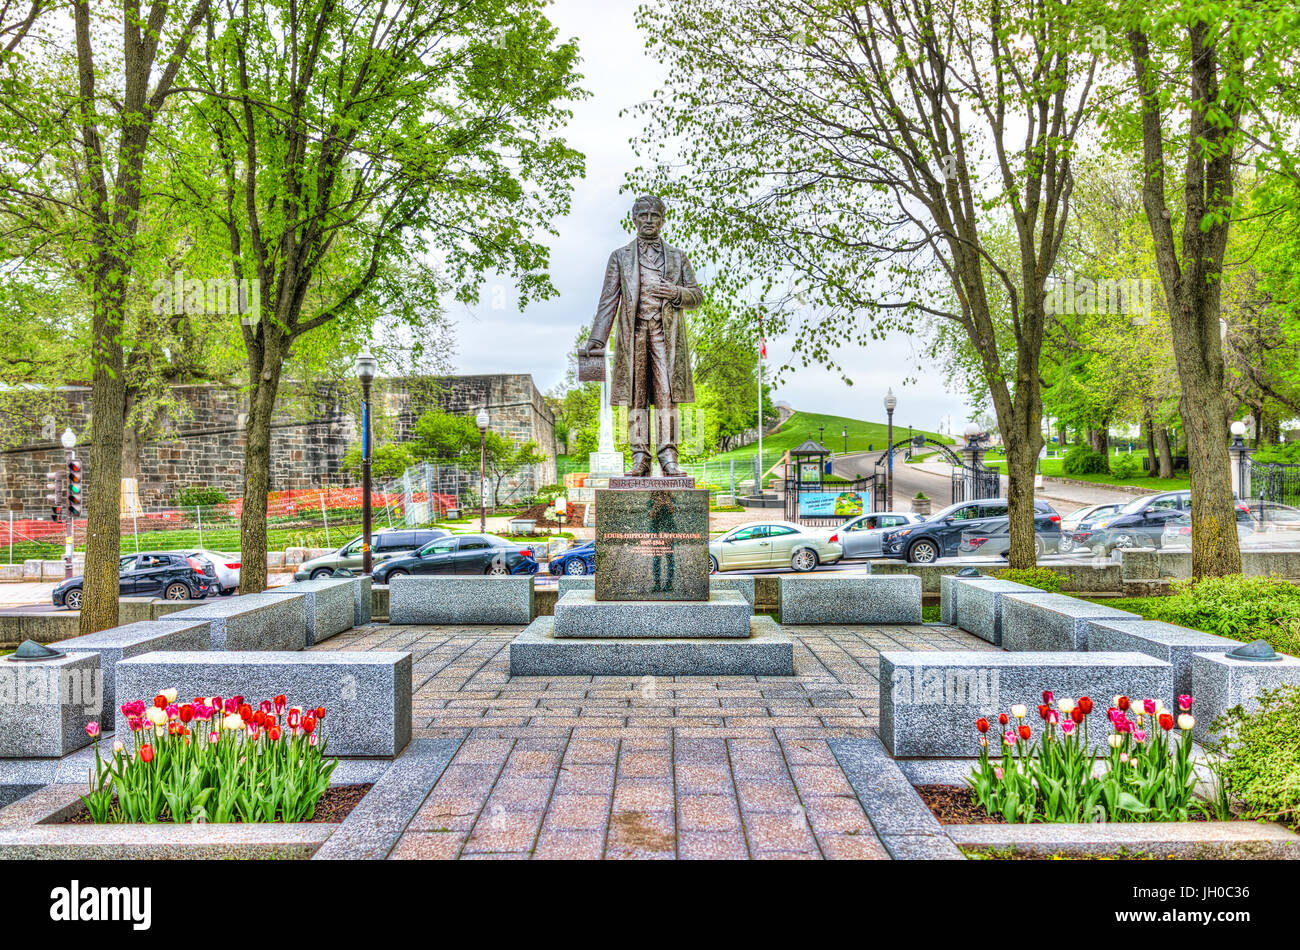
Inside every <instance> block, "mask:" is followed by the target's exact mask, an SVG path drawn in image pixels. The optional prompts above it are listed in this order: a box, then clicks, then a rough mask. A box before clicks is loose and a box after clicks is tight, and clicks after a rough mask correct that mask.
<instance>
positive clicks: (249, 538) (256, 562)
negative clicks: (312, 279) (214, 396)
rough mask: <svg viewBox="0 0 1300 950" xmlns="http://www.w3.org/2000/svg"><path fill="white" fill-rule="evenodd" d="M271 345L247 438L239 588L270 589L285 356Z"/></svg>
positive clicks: (252, 401)
mask: <svg viewBox="0 0 1300 950" xmlns="http://www.w3.org/2000/svg"><path fill="white" fill-rule="evenodd" d="M271 346H274V344H273V343H270V344H268V349H267V350H266V351H265V352H264V354H263V356H262V359H261V360H260V361H259V362H260V365H261V366H264V367H266V369H265V370H264V371H262V372H259V373H258V374H257V375H256V376H255V377H254V379H253V391H252V393H251V394H250V395H249V399H248V426H247V428H246V429H245V441H244V503H243V504H244V507H243V511H242V512H240V516H239V548H240V553H239V558H240V564H241V566H240V570H239V591H240V593H242V594H255V593H257V592H258V591H263V590H266V551H267V540H266V501H267V497H268V495H269V494H270V492H271V420H272V418H273V417H274V415H275V397H276V394H277V393H278V392H279V389H280V367H281V365H282V363H283V358H282V356H281V354H280V353H278V352H275V351H273V350H272V349H270V347H271Z"/></svg>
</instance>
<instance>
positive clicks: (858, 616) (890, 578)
mask: <svg viewBox="0 0 1300 950" xmlns="http://www.w3.org/2000/svg"><path fill="white" fill-rule="evenodd" d="M777 599H778V602H779V614H780V618H781V623H783V624H873V623H920V622H921V579H920V578H919V577H916V576H915V575H911V574H893V575H880V576H872V575H869V576H866V577H862V576H851V575H846V574H809V575H800V576H795V577H787V576H784V575H783V576H782V577H781V579H780V581H779V582H778V594H777Z"/></svg>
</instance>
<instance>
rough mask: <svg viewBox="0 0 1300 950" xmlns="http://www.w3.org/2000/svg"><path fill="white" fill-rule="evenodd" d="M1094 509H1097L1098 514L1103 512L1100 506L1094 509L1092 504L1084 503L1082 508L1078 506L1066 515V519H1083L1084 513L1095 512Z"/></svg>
mask: <svg viewBox="0 0 1300 950" xmlns="http://www.w3.org/2000/svg"><path fill="white" fill-rule="evenodd" d="M1093 511H1095V512H1096V513H1097V514H1101V509H1100V508H1096V509H1094V508H1093V506H1092V505H1084V506H1083V507H1082V508H1076V509H1075V510H1074V511H1072V512H1070V513H1069V514H1068V515H1066V516H1065V520H1066V521H1082V520H1083V516H1084V515H1086V514H1088V513H1089V512H1093Z"/></svg>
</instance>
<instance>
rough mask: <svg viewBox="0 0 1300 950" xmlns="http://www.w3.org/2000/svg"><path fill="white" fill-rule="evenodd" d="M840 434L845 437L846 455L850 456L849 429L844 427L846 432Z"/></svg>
mask: <svg viewBox="0 0 1300 950" xmlns="http://www.w3.org/2000/svg"><path fill="white" fill-rule="evenodd" d="M840 434H841V435H843V436H844V454H845V455H848V454H849V427H848V426H847V425H846V426H845V427H844V431H843V432H842V433H840Z"/></svg>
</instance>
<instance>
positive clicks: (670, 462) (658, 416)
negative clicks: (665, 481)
mask: <svg viewBox="0 0 1300 950" xmlns="http://www.w3.org/2000/svg"><path fill="white" fill-rule="evenodd" d="M655 439H656V441H657V442H658V443H659V451H658V452H657V453H656V454H657V455H658V456H659V470H660V471H661V472H663V473H664V475H665V476H667V477H680V476H682V475H685V474H686V472H685V471H683V470H682V467H681V466H680V465H678V464H677V407H676V406H669V407H668V408H666V409H659V408H657V407H656V408H655Z"/></svg>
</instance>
